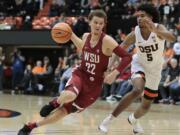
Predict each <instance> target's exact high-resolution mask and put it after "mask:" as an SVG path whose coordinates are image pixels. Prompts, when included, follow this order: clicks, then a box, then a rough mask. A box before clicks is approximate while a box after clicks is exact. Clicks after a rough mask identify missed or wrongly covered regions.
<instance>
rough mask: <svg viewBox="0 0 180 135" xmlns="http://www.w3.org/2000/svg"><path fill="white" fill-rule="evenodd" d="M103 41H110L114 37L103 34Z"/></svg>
mask: <svg viewBox="0 0 180 135" xmlns="http://www.w3.org/2000/svg"><path fill="white" fill-rule="evenodd" d="M103 41H104V42H111V41H114V39H113V38H112V37H111V36H110V35H107V34H105V36H104V38H103Z"/></svg>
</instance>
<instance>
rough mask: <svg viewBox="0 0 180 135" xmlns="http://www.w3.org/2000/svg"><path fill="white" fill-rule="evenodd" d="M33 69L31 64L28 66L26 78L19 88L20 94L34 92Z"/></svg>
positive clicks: (25, 73) (25, 71) (25, 72)
mask: <svg viewBox="0 0 180 135" xmlns="http://www.w3.org/2000/svg"><path fill="white" fill-rule="evenodd" d="M32 78H33V77H32V67H31V65H30V64H28V65H27V66H26V68H25V70H24V77H23V79H22V81H21V83H20V85H19V86H18V87H19V92H20V93H22V92H25V93H27V92H32V91H33V88H32Z"/></svg>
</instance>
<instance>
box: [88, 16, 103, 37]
mask: <svg viewBox="0 0 180 135" xmlns="http://www.w3.org/2000/svg"><path fill="white" fill-rule="evenodd" d="M89 25H90V27H91V32H92V33H94V34H99V33H101V32H102V30H103V28H104V25H105V22H104V18H101V17H97V16H94V17H93V18H92V20H90V23H89Z"/></svg>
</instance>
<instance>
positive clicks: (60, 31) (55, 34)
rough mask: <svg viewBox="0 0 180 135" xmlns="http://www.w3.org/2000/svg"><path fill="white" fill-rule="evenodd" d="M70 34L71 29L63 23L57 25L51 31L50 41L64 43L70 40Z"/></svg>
mask: <svg viewBox="0 0 180 135" xmlns="http://www.w3.org/2000/svg"><path fill="white" fill-rule="evenodd" d="M71 34H72V29H71V27H70V26H69V25H68V24H67V23H64V22H61V23H57V24H56V25H54V26H53V28H52V30H51V36H52V39H53V40H54V41H55V42H57V43H66V42H68V41H69V40H70V38H71Z"/></svg>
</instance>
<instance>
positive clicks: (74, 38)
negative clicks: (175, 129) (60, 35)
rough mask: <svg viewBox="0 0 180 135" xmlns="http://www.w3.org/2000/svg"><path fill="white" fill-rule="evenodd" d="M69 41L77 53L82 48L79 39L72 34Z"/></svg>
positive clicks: (81, 42)
mask: <svg viewBox="0 0 180 135" xmlns="http://www.w3.org/2000/svg"><path fill="white" fill-rule="evenodd" d="M71 41H72V42H73V43H74V45H75V46H76V47H77V49H78V50H79V51H81V50H82V48H83V41H82V39H80V38H79V37H78V36H77V35H76V34H75V33H74V32H73V33H72V35H71Z"/></svg>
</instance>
